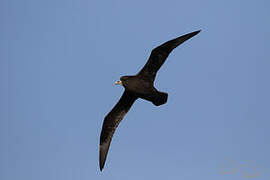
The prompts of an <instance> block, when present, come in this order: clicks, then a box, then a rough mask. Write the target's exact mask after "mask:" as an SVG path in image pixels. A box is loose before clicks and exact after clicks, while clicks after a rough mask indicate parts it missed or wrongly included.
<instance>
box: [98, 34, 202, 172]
mask: <svg viewBox="0 0 270 180" xmlns="http://www.w3.org/2000/svg"><path fill="white" fill-rule="evenodd" d="M200 31H201V30H198V31H194V32H191V33H188V34H185V35H183V36H180V37H177V38H175V39H172V40H170V41H167V42H165V43H163V44H161V45H160V46H158V47H156V48H154V49H153V50H152V51H151V54H150V57H149V59H148V60H147V62H146V64H145V65H144V66H143V68H142V69H141V70H140V71H139V72H138V73H137V74H136V75H133V76H122V77H120V80H119V81H116V82H115V83H114V84H115V85H122V86H123V87H124V88H125V90H124V93H123V94H122V96H121V98H120V99H119V101H118V102H117V103H116V105H115V106H114V107H113V109H112V110H111V111H110V112H109V113H108V114H107V115H106V116H105V118H104V121H103V125H102V130H101V134H100V144H99V167H100V171H102V170H103V168H104V164H105V161H106V158H107V154H108V151H109V147H110V144H111V140H112V137H113V134H114V132H115V130H116V128H117V127H118V125H119V123H120V122H121V120H122V119H123V118H124V116H125V115H126V114H127V112H128V111H129V109H130V108H131V106H132V105H133V103H134V102H135V101H136V100H137V99H138V98H141V99H144V100H147V101H150V102H152V103H153V104H154V105H155V106H160V105H163V104H165V103H166V102H167V99H168V93H166V92H161V91H158V90H157V89H156V88H155V87H154V81H155V77H156V74H157V72H158V70H159V69H160V67H161V66H162V65H163V64H164V62H165V61H166V59H167V57H168V56H169V54H170V53H171V52H172V50H173V49H175V48H176V47H177V46H179V45H180V44H182V43H183V42H185V41H186V40H188V39H190V38H192V37H193V36H195V35H197V34H198V33H199V32H200Z"/></svg>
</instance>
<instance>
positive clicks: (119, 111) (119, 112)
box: [99, 90, 137, 170]
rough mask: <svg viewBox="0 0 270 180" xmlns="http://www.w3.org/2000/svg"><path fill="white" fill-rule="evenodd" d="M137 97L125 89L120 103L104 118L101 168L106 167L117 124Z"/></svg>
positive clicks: (100, 152)
mask: <svg viewBox="0 0 270 180" xmlns="http://www.w3.org/2000/svg"><path fill="white" fill-rule="evenodd" d="M136 99H137V97H136V96H135V95H134V94H133V93H131V92H129V91H127V90H125V92H124V93H123V95H122V97H121V98H120V100H119V101H118V103H117V104H116V105H115V106H114V107H113V109H112V110H111V111H110V112H109V113H108V114H107V115H106V117H105V118H104V121H103V126H102V130H101V135H100V145H99V167H100V170H102V169H103V167H104V164H105V161H106V157H107V154H108V150H109V147H110V143H111V140H112V137H113V134H114V132H115V130H116V128H117V126H118V125H119V123H120V122H121V120H122V119H123V118H124V116H125V115H126V113H127V112H128V110H129V109H130V108H131V106H132V104H133V103H134V102H135V100H136Z"/></svg>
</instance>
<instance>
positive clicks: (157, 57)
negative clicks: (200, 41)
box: [138, 30, 200, 82]
mask: <svg viewBox="0 0 270 180" xmlns="http://www.w3.org/2000/svg"><path fill="white" fill-rule="evenodd" d="M199 32H200V30H199V31H195V32H192V33H189V34H185V35H183V36H180V37H178V38H175V39H172V40H170V41H167V42H165V43H163V44H161V45H160V46H158V47H156V48H155V49H153V50H152V52H151V55H150V57H149V59H148V61H147V63H146V64H145V65H144V67H143V68H142V69H141V71H140V72H139V73H138V76H140V77H142V78H144V79H148V80H150V81H152V82H153V81H154V80H155V77H156V73H157V71H158V70H159V69H160V67H161V66H162V65H163V64H164V62H165V60H166V59H167V57H168V56H169V54H170V53H171V52H172V50H173V49H174V48H176V47H177V46H179V45H180V44H182V43H183V42H185V41H186V40H188V39H190V38H192V37H193V36H195V35H196V34H198V33H199Z"/></svg>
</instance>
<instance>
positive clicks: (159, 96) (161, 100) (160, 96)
mask: <svg viewBox="0 0 270 180" xmlns="http://www.w3.org/2000/svg"><path fill="white" fill-rule="evenodd" d="M167 100H168V94H167V93H165V92H159V91H158V92H157V93H156V95H155V97H154V98H153V99H152V103H153V104H154V105H156V106H160V105H162V104H165V103H166V102H167Z"/></svg>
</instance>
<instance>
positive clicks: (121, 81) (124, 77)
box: [114, 76, 130, 86]
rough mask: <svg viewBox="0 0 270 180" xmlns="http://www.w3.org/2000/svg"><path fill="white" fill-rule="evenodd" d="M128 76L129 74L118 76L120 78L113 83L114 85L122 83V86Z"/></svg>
mask: <svg viewBox="0 0 270 180" xmlns="http://www.w3.org/2000/svg"><path fill="white" fill-rule="evenodd" d="M129 78H130V76H122V77H120V80H119V81H116V82H115V83H114V84H115V85H119V84H120V85H122V86H124V85H125V83H126V82H127V80H128V79H129Z"/></svg>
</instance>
